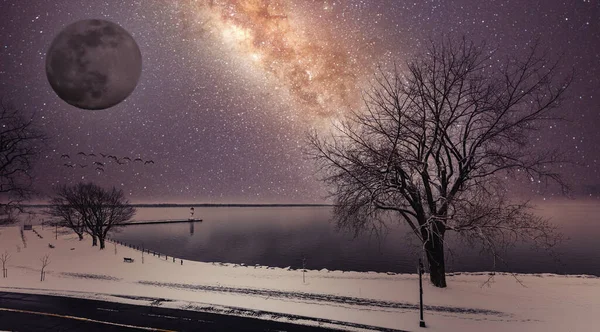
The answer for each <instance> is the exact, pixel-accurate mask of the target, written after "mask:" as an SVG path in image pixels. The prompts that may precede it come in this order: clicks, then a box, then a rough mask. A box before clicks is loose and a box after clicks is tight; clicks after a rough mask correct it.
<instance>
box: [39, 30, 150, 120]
mask: <svg viewBox="0 0 600 332" xmlns="http://www.w3.org/2000/svg"><path fill="white" fill-rule="evenodd" d="M141 72H142V54H141V52H140V49H139V47H138V45H137V43H136V42H135V40H134V39H133V37H131V35H130V34H129V33H128V32H127V31H126V30H125V29H123V28H122V27H120V26H119V25H117V24H115V23H112V22H110V21H105V20H82V21H78V22H75V23H73V24H70V25H68V26H67V27H65V28H64V29H63V30H62V31H61V32H60V33H59V34H58V35H57V36H56V37H55V38H54V40H53V41H52V44H51V45H50V48H49V49H48V53H47V54H46V76H47V77H48V82H49V83H50V86H52V89H53V90H54V91H55V92H56V94H57V95H58V96H59V97H60V98H61V99H62V100H64V101H66V102H67V103H69V104H71V105H73V106H75V107H79V108H82V109H87V110H101V109H106V108H109V107H112V106H115V105H117V104H118V103H120V102H122V101H123V100H124V99H125V98H127V96H129V95H130V94H131V93H132V92H133V90H134V89H135V87H136V85H137V82H138V80H139V78H140V74H141Z"/></svg>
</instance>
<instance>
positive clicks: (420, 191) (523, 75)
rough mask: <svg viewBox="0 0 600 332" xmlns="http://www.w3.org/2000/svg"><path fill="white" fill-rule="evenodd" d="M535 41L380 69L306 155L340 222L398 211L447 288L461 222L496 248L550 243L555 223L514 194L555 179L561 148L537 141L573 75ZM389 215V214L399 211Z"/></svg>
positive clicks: (434, 47) (441, 52) (376, 223)
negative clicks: (452, 239) (509, 49)
mask: <svg viewBox="0 0 600 332" xmlns="http://www.w3.org/2000/svg"><path fill="white" fill-rule="evenodd" d="M539 53H540V52H539V50H538V49H537V47H533V48H532V49H531V50H530V52H529V53H528V54H524V56H523V57H522V58H510V57H508V58H506V59H505V60H506V61H504V62H498V61H497V60H498V58H499V57H498V56H497V55H496V54H495V53H494V52H490V51H489V50H488V49H486V47H484V46H481V45H476V44H474V43H472V42H469V41H467V40H465V39H464V38H463V39H462V40H460V41H454V40H450V39H447V40H444V41H442V42H439V43H438V42H431V43H430V45H429V48H428V49H427V51H426V52H425V53H423V54H420V55H419V56H418V57H417V58H416V60H414V61H412V62H410V63H409V64H408V67H407V68H408V71H407V72H406V73H405V74H403V73H401V72H400V70H399V69H398V68H396V69H395V71H394V72H393V73H391V74H390V73H386V72H384V71H383V70H381V71H380V73H379V74H377V75H376V79H375V82H374V84H373V86H372V88H371V89H370V90H369V91H368V92H366V93H365V97H364V103H365V108H364V112H363V111H360V112H359V111H355V112H353V114H351V115H350V116H349V117H348V118H347V119H345V120H343V121H341V123H340V124H335V125H334V132H333V134H331V135H328V136H324V135H323V134H321V135H318V134H317V133H316V132H313V133H311V134H310V135H309V143H310V144H309V145H310V147H311V148H310V150H309V151H308V153H309V156H310V157H312V158H314V159H315V160H316V161H317V163H318V164H319V165H320V166H321V167H322V168H321V170H322V174H323V179H324V181H325V182H326V183H327V184H329V185H330V186H331V188H332V196H333V197H334V200H335V207H334V215H335V219H336V220H337V224H338V226H339V227H341V228H347V229H350V230H352V231H353V232H354V234H355V236H358V235H359V234H360V233H361V232H363V231H365V230H374V229H375V230H378V229H381V227H385V226H386V225H387V223H388V222H389V221H390V219H391V220H400V222H404V223H406V224H407V225H408V226H409V227H410V229H411V230H412V232H413V233H414V235H415V236H416V237H417V238H418V239H419V240H420V242H421V243H422V244H423V251H424V254H425V255H426V258H427V261H428V265H429V271H430V279H431V282H432V283H433V284H434V285H435V286H437V287H446V279H445V258H444V247H445V243H444V239H445V235H446V232H448V231H453V232H457V233H458V234H460V235H462V236H464V237H465V238H467V239H469V240H470V241H472V242H477V243H479V244H481V245H483V247H484V249H487V250H489V252H491V253H492V254H493V256H494V258H497V257H498V253H499V250H500V249H501V248H506V246H508V245H509V244H511V243H515V242H516V241H521V240H531V241H533V242H534V243H536V244H538V245H540V246H543V247H546V248H547V247H551V246H552V245H554V244H555V243H556V242H557V241H558V240H559V238H560V236H559V234H558V233H557V232H556V231H555V228H554V226H552V225H551V224H549V223H548V221H547V220H544V219H542V218H538V217H536V216H535V215H534V214H533V213H531V211H530V210H529V205H528V204H527V203H526V202H515V201H511V200H509V199H508V194H507V193H508V192H509V187H508V180H507V179H511V178H519V176H524V177H525V178H526V179H527V181H530V180H531V181H534V180H535V181H547V180H551V181H552V182H556V183H558V184H559V185H560V186H561V187H562V188H564V189H566V187H565V185H564V183H563V182H562V180H561V177H560V176H559V174H557V173H555V172H553V171H552V167H551V166H552V165H555V164H556V163H558V162H561V161H562V158H561V155H560V154H559V152H558V151H556V150H549V151H544V150H541V149H540V148H539V147H538V148H535V149H534V148H533V147H532V144H530V139H531V133H532V132H533V131H535V130H536V129H538V128H540V126H541V124H543V123H544V121H546V120H553V119H556V116H554V115H553V112H552V111H553V110H555V109H557V108H558V107H559V106H560V101H561V100H562V99H563V95H564V93H565V91H566V89H567V87H568V86H569V84H570V82H571V77H570V76H569V77H564V78H559V77H557V75H558V73H559V70H558V69H557V63H550V62H549V61H548V60H547V59H545V57H544V56H540V55H539ZM390 217H391V218H390Z"/></svg>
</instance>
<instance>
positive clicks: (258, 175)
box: [0, 0, 600, 203]
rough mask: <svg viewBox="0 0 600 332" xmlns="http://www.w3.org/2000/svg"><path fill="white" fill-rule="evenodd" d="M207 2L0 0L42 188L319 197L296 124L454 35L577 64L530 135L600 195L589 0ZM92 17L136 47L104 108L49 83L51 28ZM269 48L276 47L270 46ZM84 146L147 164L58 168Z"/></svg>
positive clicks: (596, 16) (264, 198)
mask: <svg viewBox="0 0 600 332" xmlns="http://www.w3.org/2000/svg"><path fill="white" fill-rule="evenodd" d="M208 3H209V1H199V2H198V4H195V5H192V4H191V1H190V0H187V1H176V0H174V1H158V0H147V1H142V0H137V1H121V0H106V1H78V2H76V1H71V0H56V1H34V0H31V1H19V0H1V1H0V6H1V8H2V10H1V11H0V22H2V23H0V93H1V94H2V95H3V96H5V97H7V98H8V99H10V100H12V101H13V103H14V104H15V105H16V106H18V107H20V108H22V109H24V110H26V111H28V112H36V113H35V114H36V117H37V118H38V119H39V120H40V123H41V124H42V126H43V128H44V129H45V130H46V131H47V133H48V134H49V135H50V136H51V137H52V140H51V141H50V142H49V145H50V147H49V149H48V150H47V151H46V153H44V155H43V158H42V160H41V162H40V163H38V165H37V167H36V170H35V186H36V188H37V189H38V190H39V191H40V192H41V193H43V194H48V193H51V192H52V188H53V186H55V185H57V184H62V183H68V184H70V183H76V182H77V181H81V180H84V181H88V180H90V181H94V182H97V183H99V184H102V185H107V186H108V185H115V186H118V187H122V188H123V189H124V191H125V192H126V193H127V194H128V195H130V196H129V197H130V199H131V200H132V201H134V202H195V203H204V202H206V203H210V202H222V203H225V202H239V203H259V202H262V203H270V202H273V203H283V202H286V203H319V202H323V201H324V194H325V190H324V188H323V187H322V185H321V184H320V183H319V182H318V181H317V180H316V177H315V175H314V169H313V167H312V165H311V164H310V162H308V161H305V160H304V159H303V157H302V154H301V149H302V140H303V137H304V133H305V131H306V130H307V129H308V128H310V127H313V126H316V127H319V126H322V125H323V124H324V123H327V122H328V121H330V120H331V119H332V114H333V113H335V112H337V110H333V108H332V106H331V105H338V104H339V105H346V106H354V105H356V101H355V100H354V99H353V98H354V97H355V96H358V95H359V93H360V88H361V87H362V86H363V84H364V82H366V81H367V80H368V79H369V78H370V76H369V75H371V73H372V70H371V68H373V66H375V65H376V64H383V65H386V64H387V65H389V64H390V63H392V62H394V61H396V62H398V63H403V62H404V61H406V60H408V59H410V57H411V56H412V55H413V54H415V52H418V51H419V49H421V47H422V46H423V45H424V42H425V41H426V40H427V39H428V38H429V37H434V38H435V37H436V36H439V35H440V34H442V33H450V34H452V35H456V36H461V35H467V36H468V37H469V38H472V39H473V40H475V41H482V40H485V41H486V42H487V43H488V44H489V45H492V46H498V47H499V48H500V49H501V50H506V51H507V52H510V53H512V54H518V53H520V52H522V51H523V50H525V49H526V48H527V47H528V45H530V44H531V43H532V42H533V41H535V40H537V39H539V40H540V42H541V45H542V47H544V48H546V49H547V50H548V52H549V55H550V56H553V57H554V56H562V59H563V64H564V67H565V69H566V70H571V68H574V69H575V73H576V80H575V82H574V83H573V85H572V88H571V90H570V92H569V96H570V99H569V101H568V102H567V103H565V105H564V107H563V108H562V114H563V115H564V116H565V117H567V118H568V119H569V121H568V122H563V123H555V124H549V125H548V128H547V129H546V130H543V131H542V132H540V133H539V134H537V135H538V136H537V137H536V142H538V140H539V143H537V144H539V145H540V146H541V147H544V146H548V147H553V146H557V145H560V146H561V147H562V149H564V150H565V151H568V152H569V153H570V155H571V157H572V158H573V161H575V162H577V163H579V164H580V166H577V167H569V168H565V172H564V174H565V177H566V179H567V180H568V181H569V182H570V183H571V184H572V186H573V188H574V190H575V194H578V195H584V194H590V193H591V194H593V196H596V197H597V196H599V195H600V176H599V172H598V169H599V167H600V164H599V163H598V160H599V159H600V148H598V143H600V131H599V130H598V128H599V126H600V107H599V106H600V105H599V104H600V93H599V92H600V2H599V1H597V0H587V1H586V0H578V1H562V0H561V1H555V0H546V1H542V0H539V1H533V0H531V1H517V0H511V1H505V0H502V1H492V0H490V1H485V2H484V1H477V0H458V1H441V0H439V1H402V0H381V1H379V0H376V1H371V0H368V1H367V0H363V1H355V0H343V1H341V0H340V1H331V0H329V1H317V0H314V1H309V0H301V1H296V0H294V1H291V0H289V1H283V0H279V1H275V0H271V1H267V0H263V1H256V2H255V4H254V6H250V7H243V6H240V5H239V4H240V3H243V1H240V2H236V1H233V0H221V1H219V0H215V1H214V4H213V5H212V6H209V5H207V4H208ZM236 3H237V5H236ZM257 4H259V5H261V6H262V5H264V6H265V7H264V8H268V9H269V15H270V16H268V17H265V15H263V14H262V12H261V11H260V10H259V9H261V8H259V7H260V6H259V5H257ZM240 7H243V8H240ZM86 18H99V19H107V20H110V21H113V22H115V23H117V24H119V25H121V26H122V27H123V28H125V29H126V30H127V31H129V33H130V34H131V35H132V36H133V37H134V38H135V39H136V41H137V43H138V45H139V47H140V50H141V52H142V57H143V69H142V76H141V78H140V81H139V83H138V86H137V88H136V89H135V91H134V92H133V93H132V95H131V96H130V97H129V98H128V99H127V100H125V101H124V102H123V103H121V104H119V105H117V106H115V107H113V108H110V109H107V110H101V111H86V110H81V109H77V108H75V107H73V106H70V105H68V104H66V103H65V102H63V101H62V100H61V99H59V98H58V97H57V95H56V94H55V93H54V91H53V90H52V89H51V87H50V85H49V84H48V81H47V79H46V74H45V70H44V64H45V53H46V51H47V49H48V47H49V46H50V43H51V42H52V40H53V38H54V36H55V35H56V34H57V33H58V32H59V31H60V30H61V29H63V28H64V27H65V26H66V25H68V24H70V23H72V22H75V21H78V20H81V19H86ZM264 42H267V44H268V43H270V44H269V45H270V46H265V43H264ZM279 42H281V43H282V45H285V46H283V47H284V49H283V51H282V50H281V46H277V47H279V48H278V51H277V52H275V51H274V48H273V47H274V46H273V44H277V43H279ZM298 72H300V73H301V74H302V75H305V76H307V77H308V76H310V77H311V78H312V76H313V75H316V76H315V77H320V78H322V79H321V80H309V79H305V78H304V76H302V75H300V76H298ZM324 73H325V74H327V75H324ZM319 75H321V76H319ZM340 81H343V82H345V83H344V85H343V86H340V85H339V84H337V83H339V82H340ZM79 151H83V152H85V153H92V152H93V153H95V154H96V155H99V154H100V153H105V154H112V155H116V156H119V157H124V156H130V157H131V158H132V159H133V158H135V157H140V158H142V159H145V160H146V159H152V160H153V161H154V162H155V164H153V165H143V166H142V165H141V164H140V163H138V164H129V165H116V164H114V165H113V164H111V165H108V166H107V167H106V170H105V172H104V173H98V172H96V171H94V170H93V168H91V167H87V168H67V167H64V166H62V165H63V164H64V160H63V159H61V158H60V156H61V155H62V154H70V156H71V157H72V159H74V161H76V162H81V163H89V164H91V163H92V161H95V160H96V159H92V158H89V157H88V158H83V157H81V156H77V155H76V154H77V152H79ZM76 158H80V159H76ZM98 158H99V159H98V160H100V157H98ZM586 186H588V187H586ZM522 189H524V191H526V192H531V191H535V189H536V188H529V187H526V186H525V185H523V188H522ZM543 195H544V196H545V197H552V195H553V193H552V192H545V193H544V194H543Z"/></svg>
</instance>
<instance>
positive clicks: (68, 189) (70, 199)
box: [46, 185, 86, 241]
mask: <svg viewBox="0 0 600 332" xmlns="http://www.w3.org/2000/svg"><path fill="white" fill-rule="evenodd" d="M78 194H79V192H78V191H77V187H72V186H66V185H61V186H59V187H58V189H57V190H56V193H55V196H54V197H52V198H51V199H50V202H49V203H50V207H49V208H48V209H47V210H46V214H47V215H49V216H51V217H54V218H55V220H53V222H52V225H53V226H56V225H58V226H62V227H67V228H69V229H71V230H72V231H73V232H75V234H77V235H78V236H79V241H81V240H83V234H84V233H86V222H85V221H84V219H83V215H82V213H81V212H82V211H84V209H85V207H83V206H77V205H75V204H77V203H78V202H79V200H78Z"/></svg>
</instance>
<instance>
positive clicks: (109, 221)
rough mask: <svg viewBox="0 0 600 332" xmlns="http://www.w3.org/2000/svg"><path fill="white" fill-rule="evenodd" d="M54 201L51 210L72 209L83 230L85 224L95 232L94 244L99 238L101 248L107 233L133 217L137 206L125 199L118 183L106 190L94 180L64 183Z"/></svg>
mask: <svg viewBox="0 0 600 332" xmlns="http://www.w3.org/2000/svg"><path fill="white" fill-rule="evenodd" d="M52 202H53V203H55V205H54V206H53V207H52V208H51V211H54V212H51V213H56V214H57V215H60V214H64V212H68V213H67V214H71V215H72V216H74V219H72V221H76V222H75V225H76V227H77V228H78V229H79V230H81V229H82V228H83V229H84V230H85V231H86V232H88V233H89V234H90V235H91V236H92V241H93V242H92V245H93V246H96V245H97V243H98V242H99V243H100V249H104V248H105V240H106V236H107V235H108V233H109V232H110V231H111V230H114V229H115V228H116V227H118V226H120V225H123V224H125V223H127V222H129V221H131V218H132V217H133V216H134V215H135V208H134V207H132V206H131V205H130V204H129V202H128V201H127V200H126V199H125V197H124V195H123V191H122V190H117V189H116V188H114V187H113V188H111V189H110V190H106V189H104V188H102V187H100V186H98V185H96V184H93V183H79V184H77V185H74V186H64V187H60V188H59V189H58V191H57V196H56V197H54V198H53V199H52ZM71 209H72V210H71ZM78 219H80V220H81V222H82V224H83V226H81V224H79V223H78V222H79V221H77V220H78ZM69 227H70V226H69ZM79 227H82V228H79Z"/></svg>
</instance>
